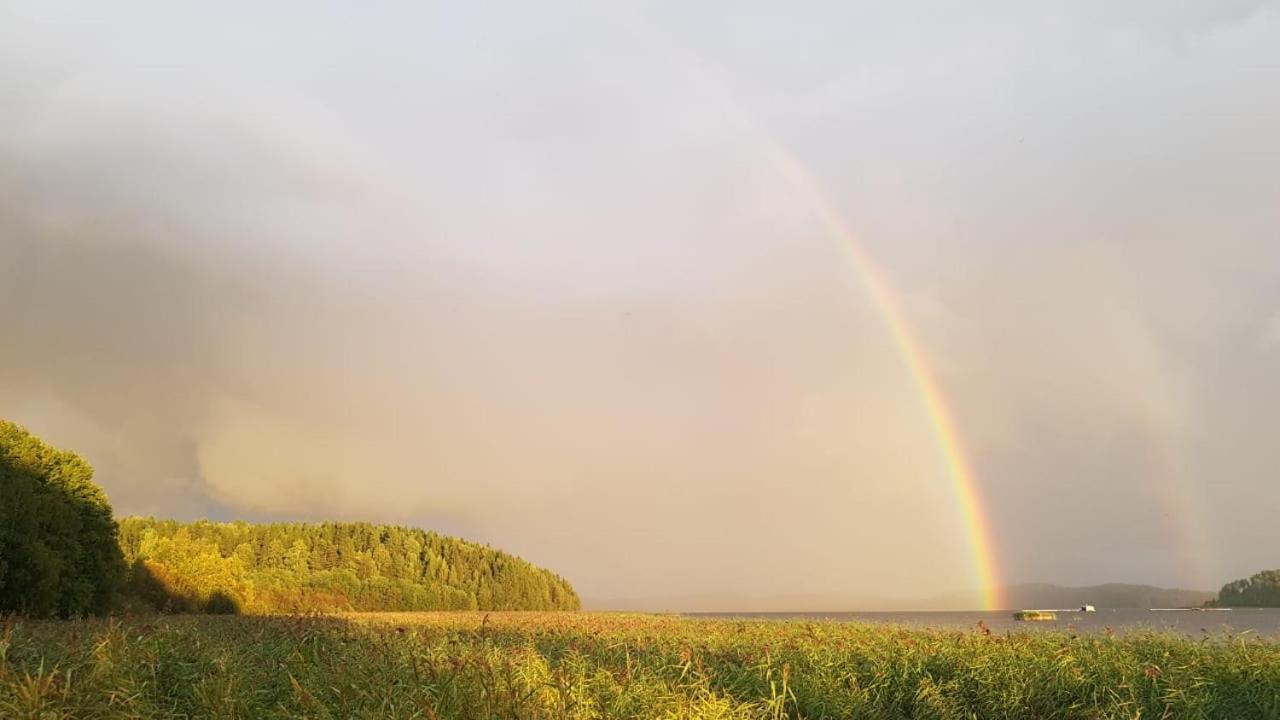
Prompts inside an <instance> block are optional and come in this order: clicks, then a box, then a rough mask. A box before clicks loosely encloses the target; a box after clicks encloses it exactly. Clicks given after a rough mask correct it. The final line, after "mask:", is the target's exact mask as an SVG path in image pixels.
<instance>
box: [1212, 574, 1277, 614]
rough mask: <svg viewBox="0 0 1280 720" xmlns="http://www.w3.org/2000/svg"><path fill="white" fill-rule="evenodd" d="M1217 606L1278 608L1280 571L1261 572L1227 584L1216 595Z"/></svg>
mask: <svg viewBox="0 0 1280 720" xmlns="http://www.w3.org/2000/svg"><path fill="white" fill-rule="evenodd" d="M1217 604H1218V605H1219V606H1223V607H1232V606H1237V607H1240V606H1251V607H1280V570H1263V571H1262V572H1260V573H1257V574H1256V575H1253V576H1252V577H1249V578H1245V579H1243V580H1236V581H1234V582H1229V583H1227V584H1226V585H1223V586H1222V590H1221V592H1219V593H1218V603H1217Z"/></svg>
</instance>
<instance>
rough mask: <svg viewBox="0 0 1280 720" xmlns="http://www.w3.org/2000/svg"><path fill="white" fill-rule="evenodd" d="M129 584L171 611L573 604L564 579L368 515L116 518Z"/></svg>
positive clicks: (576, 603) (573, 607) (567, 607)
mask: <svg viewBox="0 0 1280 720" xmlns="http://www.w3.org/2000/svg"><path fill="white" fill-rule="evenodd" d="M120 547H121V549H122V550H123V552H124V559H125V561H126V563H128V564H129V567H130V579H129V583H128V585H129V587H130V588H131V590H132V591H133V592H134V593H136V594H137V595H139V596H140V597H142V598H144V599H146V600H147V601H148V602H150V603H151V604H153V605H156V606H159V607H162V608H167V609H169V610H176V611H203V612H237V611H240V612H255V613H269V612H305V611H330V610H576V609H578V608H579V607H580V602H579V600H578V596H577V594H576V593H575V592H574V590H573V588H572V586H570V585H569V583H568V582H567V581H566V580H565V579H564V578H561V577H559V576H558V575H555V574H554V573H551V572H549V571H547V570H544V569H542V568H539V567H537V566H535V565H533V564H531V563H529V562H526V561H524V560H522V559H520V558H518V557H515V556H513V555H509V554H507V553H504V552H501V551H498V550H494V549H493V548H490V547H487V546H484V545H478V544H476V543H471V542H466V541H464V540H458V539H456V538H450V537H445V536H442V535H438V534H436V533H433V532H427V531H424V530H417V529H413V528H406V527H397V526H392V525H373V524H370V523H335V522H327V523H317V524H308V523H269V524H252V523H245V522H233V523H214V522H205V521H200V522H194V523H179V522H175V521H172V520H153V519H151V518H125V519H123V520H121V521H120Z"/></svg>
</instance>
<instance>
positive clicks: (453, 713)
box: [0, 613, 1280, 720]
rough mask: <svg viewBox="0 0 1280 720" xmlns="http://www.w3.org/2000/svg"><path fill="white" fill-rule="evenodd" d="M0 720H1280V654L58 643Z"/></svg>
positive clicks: (222, 620)
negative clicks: (108, 718) (28, 719)
mask: <svg viewBox="0 0 1280 720" xmlns="http://www.w3.org/2000/svg"><path fill="white" fill-rule="evenodd" d="M0 717H6V718H8V717H13V718H45V717H49V718H71V717H75V718H81V717H83V718H107V717H122V718H123V717H127V718H139V719H140V720H150V719H155V718H175V719H176V718H197V717H199V718H264V719H268V718H301V717H306V718H437V719H438V720H464V719H465V720H472V719H475V720H480V719H481V718H485V719H488V718H510V719H511V720H549V719H551V718H559V719H569V718H573V719H579V720H586V719H588V718H609V719H610V720H614V719H619V720H621V719H627V718H632V719H635V720H650V719H652V718H671V719H676V718H684V719H687V720H711V719H713V718H722V719H725V720H728V719H733V720H766V719H770V720H777V719H780V718H811V719H813V720H817V719H818V718H877V719H889V720H895V719H903V720H905V719H906V718H916V719H926V718H927V719H933V720H952V719H954V720H972V719H974V718H1002V719H1003V720H1132V719H1133V718H1177V719H1178V720H1224V719H1227V718H1230V719H1231V720H1274V719H1275V718H1277V717H1280V643H1276V642H1274V641H1269V640H1261V639H1259V638H1257V637H1256V636H1227V635H1222V636H1209V637H1205V638H1196V639H1192V638H1186V637H1183V636H1179V635H1166V634H1160V633H1146V632H1138V633H1129V634H1125V635H1120V636H1115V637H1112V636H1109V635H1106V634H1092V635H1089V634H1086V635H1076V634H1074V633H1065V632H1051V631H1046V632H1014V633H1008V634H997V633H991V634H988V633H985V632H983V631H981V630H978V631H970V632H966V631H954V630H947V631H943V630H922V629H906V628H897V627H891V626H883V625H862V624H852V623H848V624H846V623H831V622H770V621H729V620H691V619H681V618H673V617H654V616H636V615H612V614H611V615H598V614H589V613H494V614H492V615H489V614H479V613H474V614H473V613H432V614H386V615H375V616H358V615H357V616H352V617H351V618H349V619H344V618H337V617H330V618H282V617H170V618H160V619H155V618H142V619H137V620H125V621H101V620H91V621H73V622H43V623H26V624H23V625H19V626H17V627H12V628H9V629H8V630H7V631H5V632H4V633H3V635H0Z"/></svg>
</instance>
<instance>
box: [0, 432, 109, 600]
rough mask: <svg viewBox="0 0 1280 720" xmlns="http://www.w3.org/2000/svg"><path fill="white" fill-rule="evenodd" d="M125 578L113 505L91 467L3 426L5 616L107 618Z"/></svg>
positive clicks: (0, 531)
mask: <svg viewBox="0 0 1280 720" xmlns="http://www.w3.org/2000/svg"><path fill="white" fill-rule="evenodd" d="M122 574H123V564H122V562H121V557H120V550H119V548H118V547H117V545H116V524H115V521H114V520H113V519H112V516H111V505H110V504H108V503H107V497H106V495H104V494H103V492H102V489H101V488H99V487H98V486H97V485H96V484H94V482H93V468H92V467H90V465H89V463H87V462H85V461H84V460H83V459H82V458H81V457H80V456H79V455H76V454H75V453H73V452H71V451H69V450H59V449H57V448H54V447H51V446H49V445H47V444H45V442H44V441H42V440H41V439H40V438H38V437H36V436H34V435H32V434H31V433H29V432H27V430H26V429H25V428H23V427H22V426H21V425H17V424H15V423H12V422H9V421H7V420H0V614H4V613H11V612H16V613H22V614H25V615H31V616H49V615H57V616H62V617H67V616H71V615H85V614H89V613H96V612H103V611H105V610H107V609H108V608H109V607H110V605H111V603H112V602H113V601H114V600H115V593H116V590H117V589H118V587H119V582H120V580H121V578H122Z"/></svg>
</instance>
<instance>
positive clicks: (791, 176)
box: [614, 3, 1007, 610]
mask: <svg viewBox="0 0 1280 720" xmlns="http://www.w3.org/2000/svg"><path fill="white" fill-rule="evenodd" d="M614 7H615V8H616V9H617V10H618V11H619V15H620V17H621V18H622V19H623V20H624V21H625V22H627V24H628V25H629V26H630V27H631V29H632V30H633V31H636V32H637V34H639V35H641V36H643V37H644V38H646V39H648V40H650V41H651V42H653V44H654V45H655V46H657V47H658V48H659V49H661V50H663V51H664V52H665V53H666V54H667V56H668V57H670V58H672V59H673V60H675V61H677V62H678V63H679V64H680V65H681V67H682V68H683V69H686V70H692V73H691V75H692V76H694V77H697V78H700V79H701V82H702V84H703V86H704V87H705V88H707V89H708V90H710V95H711V96H712V97H714V98H717V99H718V100H719V102H720V105H721V107H723V108H724V109H725V110H726V112H727V114H728V115H729V116H730V117H732V118H734V119H735V120H736V121H737V122H738V123H739V125H740V126H741V127H742V129H743V130H745V131H747V133H748V134H749V135H751V136H753V139H754V140H755V141H756V142H757V143H758V145H759V146H760V147H762V148H763V149H764V150H765V153H766V155H767V156H768V159H769V162H770V164H771V165H772V166H773V168H774V169H776V170H777V171H778V172H779V174H781V175H782V176H783V177H784V178H785V179H786V180H787V181H788V183H789V184H790V185H791V186H792V187H793V188H794V189H795V190H796V191H797V193H798V194H800V195H801V196H802V197H803V198H804V199H805V201H806V202H807V203H808V205H809V207H810V209H811V210H812V211H813V213H814V214H815V215H816V216H817V218H818V221H819V222H820V224H821V226H822V229H823V231H824V232H825V233H826V234H827V235H828V236H830V237H831V238H833V239H835V240H836V242H837V244H838V245H839V247H840V249H841V250H842V252H843V253H844V254H845V257H846V258H847V259H848V261H849V265H850V266H851V267H852V268H853V271H854V273H855V274H856V275H857V276H858V279H859V280H860V281H861V283H862V286H863V288H864V289H865V290H866V292H867V295H868V296H869V298H870V300H871V302H872V304H873V305H874V307H875V309H876V311H877V312H878V313H879V315H880V318H881V320H882V321H883V323H884V325H885V327H886V328H887V330H888V332H889V334H890V336H891V337H892V339H893V343H894V345H895V347H896V349H897V352H898V355H899V356H900V357H901V359H902V363H903V365H904V366H905V367H906V370H907V372H908V374H909V375H910V376H911V380H912V382H913V384H914V385H915V389H916V391H917V394H918V395H919V397H920V401H921V404H922V405H923V406H924V410H925V413H926V415H927V416H928V419H929V422H930V424H931V426H932V428H933V433H934V436H935V437H936V439H937V442H938V446H939V449H940V450H941V454H942V459H943V461H944V464H945V466H946V472H947V477H948V478H949V480H950V484H951V490H952V493H953V495H954V496H955V500H956V503H957V505H958V506H959V508H960V514H961V517H962V519H963V521H964V525H965V528H966V535H967V540H968V546H969V555H970V558H971V561H972V564H973V574H974V579H975V581H976V583H977V585H978V587H979V589H980V591H981V593H982V603H983V606H984V608H985V609H987V610H1000V609H1005V608H1006V606H1007V603H1006V601H1005V598H1004V596H1003V589H1002V582H1001V578H1000V574H999V570H998V562H997V558H996V554H995V549H994V543H993V541H992V536H993V533H992V529H991V523H990V521H989V520H988V518H987V515H986V512H985V510H984V508H983V503H982V495H981V493H980V492H979V489H978V484H977V481H976V479H975V478H974V474H973V470H972V469H971V467H970V465H969V460H968V458H967V457H966V454H965V451H964V446H963V445H961V443H960V434H959V432H958V431H957V429H956V423H955V420H954V419H953V418H952V415H951V411H950V409H949V408H948V407H947V403H946V398H945V396H944V395H943V393H942V389H941V388H940V387H939V386H938V383H937V380H936V379H935V377H934V374H933V371H932V369H931V368H930V367H929V363H928V362H927V361H926V360H925V355H924V351H923V350H922V349H921V347H920V343H919V342H917V341H916V338H915V335H914V334H913V333H912V332H911V326H910V325H909V324H908V323H907V320H906V317H905V315H904V314H903V312H902V310H901V308H900V307H899V304H898V302H897V299H896V296H895V293H894V292H893V289H892V286H891V284H890V283H889V281H888V280H887V279H886V278H885V277H884V276H883V275H882V274H881V273H880V272H879V271H878V270H877V268H876V265H875V263H874V262H872V260H871V258H870V256H868V255H867V253H866V251H865V250H863V248H862V246H861V245H860V244H859V243H858V241H857V239H856V237H855V236H854V234H853V232H852V231H851V230H850V229H849V228H848V226H847V225H846V224H845V222H844V220H843V218H842V217H841V215H840V213H839V211H838V210H837V209H836V206H835V204H834V203H833V202H832V201H831V200H830V198H829V197H828V195H827V193H826V192H824V191H823V188H822V186H821V184H820V183H819V182H818V181H817V179H816V178H815V177H814V175H813V173H811V172H810V171H809V170H808V168H806V167H805V165H804V163H803V162H801V161H800V159H799V158H797V157H796V156H795V154H794V153H791V152H789V151H788V150H787V148H786V147H785V146H784V145H783V144H782V142H780V141H779V140H778V139H777V138H776V137H775V136H774V134H772V133H770V132H768V131H767V129H766V128H765V127H763V126H762V125H761V124H760V123H758V122H757V121H756V120H755V118H754V116H753V115H752V114H751V113H749V112H747V111H746V110H745V109H744V108H743V107H742V106H741V104H740V103H738V102H737V101H736V99H735V98H734V97H733V95H732V93H730V92H729V90H728V88H727V87H726V86H725V84H724V83H723V82H721V81H719V80H718V79H717V78H715V77H714V76H713V75H712V74H711V73H709V72H708V71H707V70H706V69H705V67H704V63H703V62H702V61H701V59H700V58H698V57H697V56H696V55H693V54H691V53H689V52H687V51H685V50H684V49H682V48H680V47H679V46H677V45H676V44H675V43H674V42H672V40H671V38H670V37H669V36H668V35H666V34H665V33H663V32H661V31H660V30H659V29H658V28H656V27H654V26H653V25H652V24H650V23H649V22H647V21H646V20H645V19H644V18H643V17H642V16H640V15H639V14H638V13H635V12H633V11H629V10H628V9H627V8H625V7H623V5H622V4H620V3H619V4H617V5H614Z"/></svg>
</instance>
